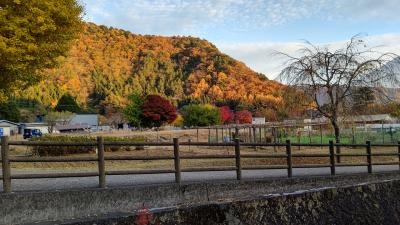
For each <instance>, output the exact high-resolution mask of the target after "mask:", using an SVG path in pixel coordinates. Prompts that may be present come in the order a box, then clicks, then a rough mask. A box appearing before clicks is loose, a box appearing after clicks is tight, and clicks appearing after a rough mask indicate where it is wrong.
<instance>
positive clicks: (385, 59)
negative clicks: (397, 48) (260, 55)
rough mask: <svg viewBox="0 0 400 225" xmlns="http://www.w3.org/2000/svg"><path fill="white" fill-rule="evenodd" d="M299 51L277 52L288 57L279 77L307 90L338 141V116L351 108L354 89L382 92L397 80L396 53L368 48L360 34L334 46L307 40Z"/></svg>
mask: <svg viewBox="0 0 400 225" xmlns="http://www.w3.org/2000/svg"><path fill="white" fill-rule="evenodd" d="M300 53H301V56H300V57H294V56H290V55H288V54H285V53H280V54H283V55H285V56H286V57H289V60H288V62H287V67H286V68H285V69H283V70H282V72H281V74H280V78H281V79H282V80H283V81H284V82H286V83H287V84H289V85H294V86H297V87H299V86H300V87H301V88H304V89H305V90H306V91H307V93H308V94H309V95H310V97H312V98H313V100H314V102H315V108H316V110H318V112H319V113H320V114H321V115H323V116H324V117H326V118H327V119H328V120H329V121H330V123H331V124H332V127H333V129H334V131H335V139H336V142H337V143H339V142H340V127H339V123H338V118H339V116H344V115H345V112H346V111H348V110H349V109H350V108H351V106H350V105H349V104H348V101H349V99H352V97H353V96H352V95H353V94H354V89H355V88H360V87H369V88H371V89H372V90H374V92H376V93H375V94H383V93H384V91H383V90H384V89H385V87H388V86H391V87H393V86H395V85H397V84H398V81H399V80H398V79H399V77H398V74H396V72H397V71H396V69H395V63H392V61H393V60H395V59H397V55H395V54H393V53H380V52H377V51H375V48H367V46H366V44H365V42H364V40H363V39H362V37H361V36H359V35H357V36H354V37H352V38H351V40H350V41H349V42H347V43H346V44H345V45H344V46H343V47H342V48H339V49H337V50H330V49H329V47H327V46H323V47H319V46H315V45H313V44H311V43H309V42H307V43H306V47H304V48H303V49H301V50H300ZM321 95H325V96H326V101H325V102H324V101H321V99H318V97H319V96H321Z"/></svg>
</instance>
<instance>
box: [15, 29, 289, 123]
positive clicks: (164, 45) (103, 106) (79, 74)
mask: <svg viewBox="0 0 400 225" xmlns="http://www.w3.org/2000/svg"><path fill="white" fill-rule="evenodd" d="M60 60H61V62H62V63H61V65H60V66H59V67H58V68H56V69H52V70H49V71H46V75H47V79H46V80H45V81H42V82H41V83H40V84H39V85H36V86H34V87H31V88H29V89H27V90H24V91H23V92H22V93H20V97H22V98H24V99H30V100H35V101H37V102H39V103H41V104H43V105H44V106H50V107H54V106H55V105H56V104H57V101H58V100H59V99H60V98H61V96H62V95H64V94H66V93H69V94H71V95H72V96H74V97H75V98H76V100H77V102H78V103H79V104H80V105H81V107H83V108H86V109H90V110H95V111H98V112H100V113H102V114H107V113H108V112H110V111H115V110H118V109H121V108H123V107H124V106H125V105H126V104H127V97H128V96H129V95H130V94H131V93H133V92H140V93H142V94H159V95H162V96H165V97H167V98H168V99H170V100H172V101H173V102H174V103H175V104H179V103H180V102H188V101H199V102H210V103H217V102H228V101H231V100H234V102H239V103H240V104H244V105H249V106H251V108H252V109H253V112H255V111H263V110H264V111H265V110H267V112H266V113H270V114H271V113H272V114H276V112H277V111H279V110H281V111H286V112H288V110H287V109H286V110H285V109H282V107H284V104H283V101H284V93H285V89H286V87H285V86H283V85H282V84H280V83H278V82H275V81H271V80H268V79H267V78H265V76H264V75H262V74H258V73H256V72H254V71H252V70H251V69H249V68H248V67H247V66H246V65H245V64H243V63H242V62H239V61H237V60H235V59H232V58H231V57H229V56H227V55H225V54H223V53H221V52H220V51H219V50H218V49H217V48H216V47H215V46H214V45H213V44H211V43H210V42H208V41H206V40H202V39H199V38H193V37H161V36H150V35H135V34H132V33H130V32H128V31H124V30H121V29H116V28H108V27H105V26H98V25H96V24H93V23H86V24H85V25H84V29H83V30H82V33H81V35H80V38H79V39H78V40H76V42H75V43H74V45H73V46H72V48H71V50H70V52H69V54H68V57H66V58H62V59H60ZM231 102H232V101H231ZM279 108H281V109H279ZM271 110H272V111H274V112H271ZM289 111H290V110H289ZM283 113H285V112H283ZM274 116H275V115H274Z"/></svg>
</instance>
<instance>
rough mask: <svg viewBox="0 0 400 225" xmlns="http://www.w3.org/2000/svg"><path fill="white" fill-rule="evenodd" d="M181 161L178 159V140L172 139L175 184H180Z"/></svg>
mask: <svg viewBox="0 0 400 225" xmlns="http://www.w3.org/2000/svg"><path fill="white" fill-rule="evenodd" d="M180 161H181V159H180V157H179V139H178V138H174V164H175V182H176V183H178V184H181V163H180Z"/></svg>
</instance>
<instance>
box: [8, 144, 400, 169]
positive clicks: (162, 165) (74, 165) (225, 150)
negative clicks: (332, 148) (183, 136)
mask: <svg viewBox="0 0 400 225" xmlns="http://www.w3.org/2000/svg"><path fill="white" fill-rule="evenodd" d="M27 152H29V149H28V148H27V147H22V148H17V149H15V148H14V149H12V154H13V155H25V154H26V153H27ZM180 152H181V155H182V156H184V155H210V154H213V155H214V154H216V155H234V149H233V147H213V148H210V147H196V146H190V147H189V146H181V148H180ZM285 152H286V150H285V148H284V147H280V148H278V147H276V148H275V149H274V148H273V147H267V148H258V149H254V148H244V147H242V148H241V153H242V154H259V153H268V154H274V153H276V154H284V153H285ZM365 152H366V151H365V149H364V148H342V153H349V154H354V153H355V154H362V153H365ZM378 152H379V153H396V152H397V148H394V147H393V148H392V147H385V148H384V147H379V148H376V147H374V148H372V153H378ZM293 153H294V154H296V153H299V154H319V153H324V154H327V153H328V148H327V147H325V148H320V147H314V148H310V147H308V148H305V147H302V148H300V149H299V148H298V147H293ZM88 155H90V154H79V155H75V156H88ZM106 155H130V156H173V150H172V147H149V148H146V149H145V150H133V151H119V152H107V153H106ZM91 156H93V154H92V155H91ZM372 160H373V162H374V161H375V162H377V161H380V162H393V161H397V160H398V157H395V156H375V157H372ZM342 162H343V163H364V162H366V157H365V156H358V157H342ZM181 163H182V167H183V168H185V167H186V168H187V167H208V166H234V165H235V161H234V159H182V160H181ZM293 163H294V165H296V164H328V163H329V158H327V157H326V158H325V157H313V158H293ZM285 164H286V159H284V158H280V159H262V158H256V159H242V165H243V166H246V165H252V166H254V165H285ZM11 167H12V168H14V169H19V170H67V171H91V170H92V171H93V170H97V163H96V162H60V163H54V162H44V163H12V164H11ZM106 169H107V170H126V169H173V160H152V161H144V160H138V161H107V162H106Z"/></svg>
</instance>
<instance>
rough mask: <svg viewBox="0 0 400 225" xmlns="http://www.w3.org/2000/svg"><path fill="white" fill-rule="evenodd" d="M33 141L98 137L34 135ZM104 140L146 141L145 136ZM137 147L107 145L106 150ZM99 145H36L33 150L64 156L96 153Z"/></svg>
mask: <svg viewBox="0 0 400 225" xmlns="http://www.w3.org/2000/svg"><path fill="white" fill-rule="evenodd" d="M31 141H48V142H49V141H52V142H64V143H65V142H73V143H87V142H94V141H96V137H92V136H50V135H46V136H42V137H34V138H32V139H31ZM104 141H133V142H143V141H146V139H145V138H143V137H104ZM132 148H135V149H137V148H138V147H134V146H106V147H105V149H104V150H105V151H119V150H131V149H132ZM96 149H97V146H34V147H33V149H32V151H33V154H34V155H38V156H63V155H70V154H82V153H95V152H96Z"/></svg>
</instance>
